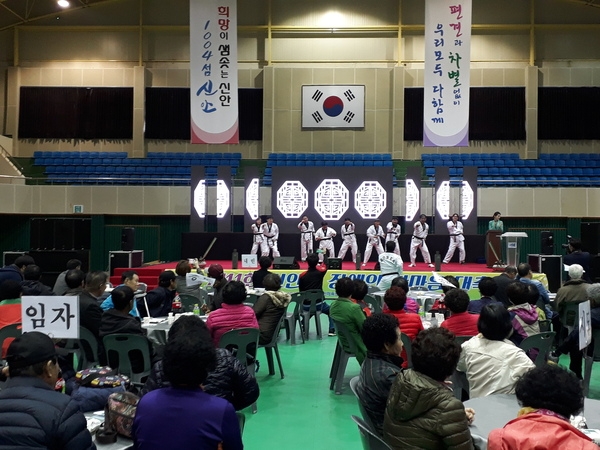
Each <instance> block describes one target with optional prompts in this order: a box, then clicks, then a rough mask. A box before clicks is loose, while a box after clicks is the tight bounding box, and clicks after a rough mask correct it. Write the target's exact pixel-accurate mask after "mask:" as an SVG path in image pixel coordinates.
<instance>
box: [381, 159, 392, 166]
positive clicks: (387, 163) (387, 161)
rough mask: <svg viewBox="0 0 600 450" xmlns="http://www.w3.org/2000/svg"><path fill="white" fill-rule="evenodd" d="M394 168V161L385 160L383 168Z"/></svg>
mask: <svg viewBox="0 0 600 450" xmlns="http://www.w3.org/2000/svg"><path fill="white" fill-rule="evenodd" d="M393 166H394V162H393V161H392V160H384V161H383V167H393Z"/></svg>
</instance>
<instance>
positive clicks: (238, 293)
mask: <svg viewBox="0 0 600 450" xmlns="http://www.w3.org/2000/svg"><path fill="white" fill-rule="evenodd" d="M209 270H210V269H209ZM244 300H246V286H245V285H244V283H242V282H241V281H230V282H229V283H227V285H226V286H225V287H224V288H223V303H222V305H221V307H220V308H219V309H217V310H216V311H213V312H211V313H210V314H209V315H208V319H207V321H206V325H207V326H208V329H209V330H210V335H211V337H212V340H213V343H214V344H215V347H218V346H219V341H220V340H221V336H223V335H224V334H225V333H227V332H228V331H231V330H234V329H236V328H258V321H257V320H256V315H255V314H254V310H253V309H252V308H250V307H249V306H246V305H244V304H243V303H244Z"/></svg>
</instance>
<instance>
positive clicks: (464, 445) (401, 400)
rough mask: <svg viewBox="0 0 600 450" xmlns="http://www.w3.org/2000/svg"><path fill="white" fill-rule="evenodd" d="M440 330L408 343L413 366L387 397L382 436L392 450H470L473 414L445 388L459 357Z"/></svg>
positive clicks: (448, 336) (450, 338)
mask: <svg viewBox="0 0 600 450" xmlns="http://www.w3.org/2000/svg"><path fill="white" fill-rule="evenodd" d="M460 351H461V349H460V345H459V344H458V342H456V340H455V339H454V334H452V333H451V332H450V331H448V330H446V329H445V328H431V329H429V330H425V331H421V332H420V333H419V334H418V335H417V337H416V338H415V340H414V341H413V343H412V363H413V368H412V369H408V370H403V371H402V372H400V373H399V374H398V376H397V377H396V379H395V380H394V384H393V385H392V389H391V391H390V395H389V397H388V402H387V407H386V410H385V417H384V422H383V438H384V440H385V442H386V443H387V444H388V445H389V446H390V447H391V448H393V449H394V450H400V449H402V450H412V449H421V450H441V449H450V450H473V448H474V446H473V440H472V438H471V433H470V432H469V423H470V421H472V420H473V416H474V414H475V413H474V411H473V410H472V409H470V408H469V409H466V410H465V407H464V405H463V404H462V402H461V401H460V400H458V399H457V398H454V395H453V393H452V390H451V389H450V387H449V386H447V385H446V384H445V381H446V379H447V378H448V377H449V376H450V375H452V373H453V372H454V369H455V368H456V365H457V364H458V358H459V356H460Z"/></svg>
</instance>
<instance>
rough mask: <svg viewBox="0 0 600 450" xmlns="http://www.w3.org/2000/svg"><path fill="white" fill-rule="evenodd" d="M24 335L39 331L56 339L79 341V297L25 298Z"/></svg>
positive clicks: (23, 307) (22, 302)
mask: <svg viewBox="0 0 600 450" xmlns="http://www.w3.org/2000/svg"><path fill="white" fill-rule="evenodd" d="M21 321H22V324H23V333H27V332H28V331H39V332H40V333H44V334H47V335H48V336H50V337H51V338H56V339H79V297H77V296H62V297H47V296H41V295H40V296H23V297H22V298H21Z"/></svg>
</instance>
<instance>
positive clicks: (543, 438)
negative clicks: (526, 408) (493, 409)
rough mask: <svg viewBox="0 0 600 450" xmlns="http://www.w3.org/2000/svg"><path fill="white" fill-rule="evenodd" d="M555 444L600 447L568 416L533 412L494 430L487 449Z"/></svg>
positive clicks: (581, 449) (582, 449)
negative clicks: (561, 416) (574, 425)
mask: <svg viewBox="0 0 600 450" xmlns="http://www.w3.org/2000/svg"><path fill="white" fill-rule="evenodd" d="M540 448H556V449H568V450H594V449H595V450H598V446H597V445H596V444H594V443H593V442H592V440H591V439H590V438H589V437H587V436H586V435H585V434H583V433H582V432H581V431H579V430H578V429H577V428H575V427H573V426H572V425H571V424H570V423H569V422H567V421H566V420H563V419H560V418H558V417H554V416H549V415H545V414H539V413H537V412H532V413H529V414H525V415H524V416H521V417H517V418H516V419H514V420H511V421H510V422H508V423H507V424H506V425H504V428H498V429H496V430H492V431H491V432H490V435H489V437H488V450H537V449H540Z"/></svg>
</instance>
